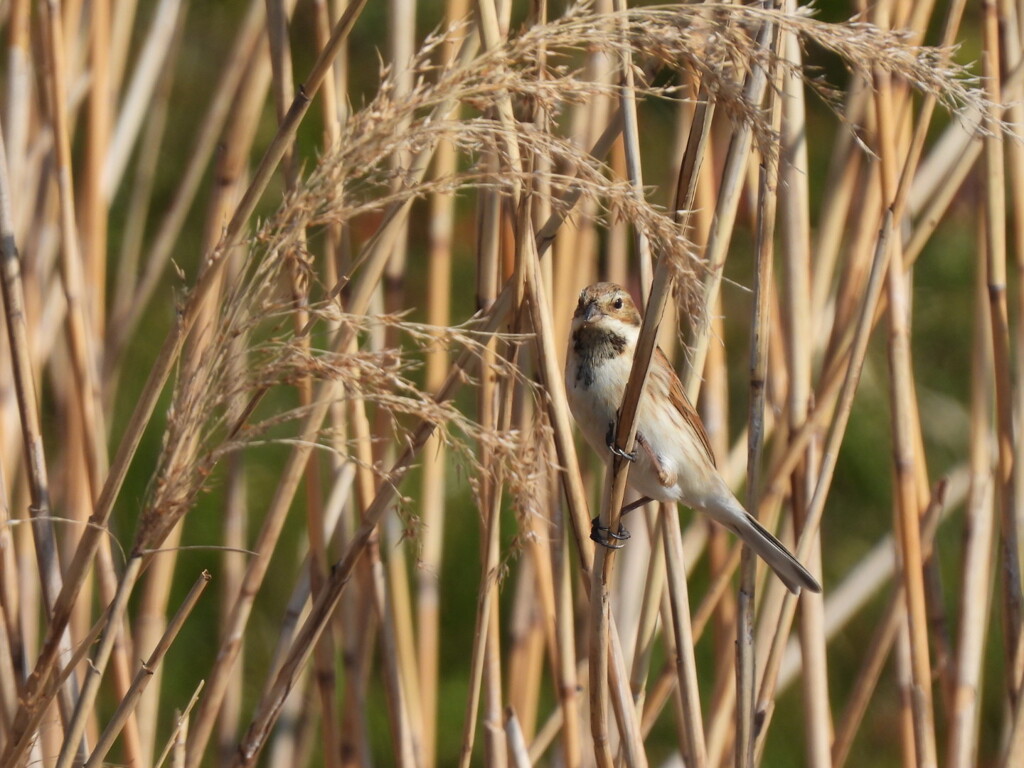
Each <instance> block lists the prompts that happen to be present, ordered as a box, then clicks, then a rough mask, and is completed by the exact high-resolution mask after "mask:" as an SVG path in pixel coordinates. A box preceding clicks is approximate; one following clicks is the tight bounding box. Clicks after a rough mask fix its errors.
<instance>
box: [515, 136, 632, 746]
mask: <svg viewBox="0 0 1024 768" xmlns="http://www.w3.org/2000/svg"><path fill="white" fill-rule="evenodd" d="M616 122H617V117H616V118H614V119H613V122H612V124H613V125H615V123H616ZM613 136H614V133H613V131H611V130H607V131H605V134H604V135H603V136H602V137H601V139H599V140H598V142H597V143H596V144H595V149H594V153H595V156H600V155H601V154H603V152H604V151H605V150H606V149H607V145H608V143H610V141H611V139H612V138H613ZM556 210H557V208H556ZM564 215H565V214H564V213H556V214H554V215H553V216H552V220H549V222H548V225H545V227H544V228H543V229H542V230H541V232H539V233H537V234H536V235H535V236H533V233H532V232H530V235H531V236H530V237H529V238H526V237H524V235H523V233H522V232H521V233H520V238H521V239H522V240H524V241H525V244H527V245H528V246H529V247H527V248H526V252H525V253H526V258H527V260H528V263H527V266H526V269H525V278H526V287H527V297H528V306H529V309H530V315H531V322H532V325H533V328H534V333H535V338H536V340H537V343H538V347H539V350H538V359H539V362H540V365H539V366H538V368H539V372H540V373H541V382H542V384H543V385H544V386H545V389H546V391H547V393H548V398H547V400H548V408H549V410H548V415H549V417H550V420H551V423H552V426H553V428H554V429H553V434H554V442H555V449H556V453H557V455H558V459H559V462H560V465H561V466H562V467H563V475H562V479H563V482H564V486H563V488H564V491H565V494H566V499H567V501H568V506H569V509H570V514H571V517H570V519H571V523H572V528H573V533H574V535H575V538H576V542H577V548H578V556H579V560H580V567H581V570H582V571H583V574H582V575H583V584H584V587H585V588H586V587H587V586H589V585H590V577H591V575H592V573H593V557H594V555H593V548H592V547H590V546H589V545H588V544H587V543H586V540H585V539H584V531H586V530H587V528H588V527H589V519H588V517H589V515H588V513H587V506H586V498H585V496H584V494H583V487H582V481H581V478H580V474H579V464H578V461H577V457H576V452H575V448H574V447H573V444H572V432H571V427H570V425H569V407H568V403H567V402H566V399H565V389H564V387H563V386H562V385H561V382H562V376H561V371H560V370H559V366H558V363H557V359H556V352H555V350H554V347H553V341H554V340H553V338H552V332H551V328H552V321H551V317H550V315H549V308H550V306H551V305H550V304H549V303H548V300H547V296H546V292H545V288H544V284H543V282H542V281H541V280H540V274H541V270H540V264H539V260H540V253H542V252H543V250H542V249H543V248H544V247H545V244H546V243H550V241H551V236H550V235H549V234H546V232H547V231H548V229H549V225H550V228H551V231H554V228H556V227H557V226H558V222H559V221H561V220H562V219H563V217H564ZM520 224H521V226H528V223H527V222H522V221H521V222H520ZM534 244H535V245H534ZM607 621H608V625H609V627H611V626H612V622H611V620H610V617H608V618H607ZM607 639H608V642H609V646H610V653H611V659H610V663H609V664H608V665H607V667H606V669H607V670H608V682H609V686H610V688H611V691H612V696H613V706H614V710H615V716H616V719H617V722H618V725H619V731H620V736H621V737H622V746H623V748H624V750H625V758H626V763H627V765H645V764H646V756H645V755H644V753H643V748H642V743H641V737H640V733H639V727H638V723H637V719H636V712H635V710H634V709H633V707H632V704H631V697H630V694H629V681H628V677H627V672H626V669H625V661H624V659H623V656H622V649H621V647H620V645H619V639H618V634H617V632H615V631H610V634H609V636H608V638H607ZM593 663H594V662H593V657H592V658H591V664H593ZM591 679H593V677H592V678H591Z"/></svg>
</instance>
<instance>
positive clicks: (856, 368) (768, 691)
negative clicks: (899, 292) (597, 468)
mask: <svg viewBox="0 0 1024 768" xmlns="http://www.w3.org/2000/svg"><path fill="white" fill-rule="evenodd" d="M891 237H892V212H891V211H890V212H887V214H886V215H885V217H884V219H883V222H882V227H881V229H880V230H879V236H878V242H877V244H876V248H875V254H874V258H873V262H872V266H871V274H870V277H869V279H868V285H867V290H866V291H865V293H864V302H863V305H862V308H861V313H860V316H859V317H858V320H857V325H856V328H855V331H854V337H853V344H852V347H851V349H850V353H849V363H848V367H847V368H846V372H845V375H844V378H843V384H842V389H841V392H840V395H839V401H838V404H837V406H836V409H835V413H834V415H833V417H832V421H831V423H830V425H829V429H828V434H827V436H826V438H825V444H824V450H823V451H822V454H821V456H822V460H821V469H820V472H819V475H818V480H817V483H816V485H815V488H814V495H813V496H812V497H811V500H810V503H809V504H808V507H807V517H806V519H805V521H804V529H803V531H802V532H801V535H800V539H799V544H798V546H797V548H796V552H795V554H796V556H797V558H798V559H800V560H806V559H807V555H808V554H809V553H810V551H811V549H812V540H811V536H812V535H813V532H814V531H815V530H816V528H817V526H818V525H819V524H820V523H821V516H822V513H823V511H824V504H825V497H826V496H827V494H828V488H829V485H830V484H831V482H832V477H833V474H834V472H835V466H836V460H837V453H838V446H839V444H840V442H841V440H842V436H843V433H844V432H845V429H846V425H847V424H848V422H849V418H850V410H851V408H852V405H853V395H854V392H855V391H856V389H857V384H858V383H859V380H860V375H861V372H862V365H863V361H864V356H865V354H866V352H867V345H868V341H869V338H870V334H871V326H872V319H873V317H874V314H875V309H876V308H877V306H878V302H879V300H880V297H881V289H882V280H883V277H884V276H885V274H886V272H887V270H888V257H889V240H890V238H891ZM801 451H802V448H801ZM791 472H792V469H789V470H788V471H787V472H786V475H787V476H788V475H789V474H790V473H791ZM794 604H795V601H794V600H793V599H792V596H787V597H786V599H785V602H784V609H783V612H782V614H781V615H780V616H779V619H778V627H779V630H778V632H777V633H776V639H775V641H774V642H773V644H772V649H771V651H770V653H769V657H768V660H767V662H766V665H765V672H764V675H763V678H762V682H761V687H760V690H759V693H758V713H759V715H761V713H764V715H763V716H764V721H763V722H762V724H761V734H764V733H766V732H767V726H768V719H769V718H768V709H769V702H770V701H771V698H772V695H773V691H774V687H775V681H776V679H777V674H778V667H779V665H780V664H781V657H782V650H781V646H782V644H783V643H782V642H781V638H782V637H784V636H786V635H788V633H789V626H790V623H791V622H792V619H793V613H794V610H795V605H794ZM762 743H763V742H762Z"/></svg>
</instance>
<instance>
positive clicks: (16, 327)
mask: <svg viewBox="0 0 1024 768" xmlns="http://www.w3.org/2000/svg"><path fill="white" fill-rule="evenodd" d="M2 138H3V137H2V135H0V156H2V157H0V238H2V248H3V260H4V266H3V282H2V287H3V298H4V310H5V314H6V320H7V337H8V343H9V345H10V358H11V367H12V375H13V379H14V388H15V393H16V397H17V402H18V413H19V416H20V419H21V435H22V440H23V451H24V453H23V461H24V463H25V468H26V471H27V473H28V488H29V494H30V499H31V503H30V505H29V514H30V515H31V519H32V521H33V525H32V534H33V542H34V545H35V550H36V563H37V567H38V568H39V572H40V582H41V584H42V588H43V595H44V600H45V604H46V606H47V607H48V608H49V609H50V611H51V612H52V613H55V610H54V606H55V603H56V602H57V598H58V594H57V593H58V591H59V590H60V589H61V574H60V570H59V568H60V566H59V564H58V562H57V551H56V544H55V538H54V530H53V523H52V521H50V520H49V519H48V518H49V516H50V498H49V479H48V475H47V471H46V460H45V452H44V448H43V441H42V433H41V432H40V421H39V418H40V417H39V405H38V402H37V400H36V389H35V383H34V376H33V369H32V363H31V360H30V357H29V355H30V347H29V338H28V330H27V328H26V325H25V309H24V305H25V298H24V294H23V288H22V280H21V268H20V264H19V260H18V252H17V245H16V241H15V238H14V228H13V227H14V221H13V215H12V213H13V212H12V209H11V192H10V182H9V178H8V174H7V160H6V150H5V147H4V145H3V140H2ZM66 619H67V614H66V612H65V620H66ZM50 629H51V630H52V633H53V635H54V638H55V642H53V644H52V645H53V653H54V657H55V658H56V656H57V655H58V654H59V655H60V657H61V660H62V661H63V662H65V664H66V663H67V662H68V659H69V657H70V655H71V639H70V636H69V634H68V633H67V631H66V625H65V626H62V627H60V628H59V629H57V628H55V627H54V625H53V624H52V623H51V624H50ZM22 695H23V696H24V693H22ZM76 696H77V684H76V683H75V680H74V678H69V679H68V681H67V684H66V685H65V686H64V687H63V688H62V689H61V694H60V707H61V713H62V718H64V719H66V718H68V717H70V714H71V710H72V708H73V702H74V699H75V697H76ZM38 709H39V710H41V709H42V707H39V708H38ZM32 714H33V713H32V711H31V709H29V708H25V707H19V709H18V712H17V713H16V715H15V718H14V721H13V723H12V727H11V733H10V737H9V739H8V740H7V743H6V744H5V749H4V752H5V754H6V753H10V752H12V751H13V750H12V748H13V747H14V745H15V744H17V743H18V741H19V740H21V741H22V744H21V745H20V746H21V748H22V749H24V748H26V747H27V746H28V745H27V743H25V742H24V737H25V736H26V735H27V732H26V728H27V725H28V719H29V718H30V717H31V715H32ZM39 714H41V712H40V713H39ZM5 759H12V760H13V758H5Z"/></svg>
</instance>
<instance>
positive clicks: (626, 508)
mask: <svg viewBox="0 0 1024 768" xmlns="http://www.w3.org/2000/svg"><path fill="white" fill-rule="evenodd" d="M652 501H654V499H652V498H651V497H650V496H643V497H641V498H639V499H637V500H636V501H631V502H630V503H629V504H627V505H626V506H624V507H623V508H622V511H621V512H619V515H620V516H622V517H625V516H626V515H628V514H629V513H630V512H632V511H633V510H634V509H637V508H638V507H642V506H643V505H644V504H647V503H649V502H652Z"/></svg>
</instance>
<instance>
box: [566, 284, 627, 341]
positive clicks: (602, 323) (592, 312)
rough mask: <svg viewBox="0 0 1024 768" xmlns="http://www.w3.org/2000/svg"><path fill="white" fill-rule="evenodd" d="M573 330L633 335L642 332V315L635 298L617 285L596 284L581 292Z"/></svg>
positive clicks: (573, 321) (573, 320)
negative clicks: (588, 329) (590, 329)
mask: <svg viewBox="0 0 1024 768" xmlns="http://www.w3.org/2000/svg"><path fill="white" fill-rule="evenodd" d="M572 327H573V330H574V331H575V330H579V329H581V328H585V327H589V328H593V329H594V330H607V331H614V332H617V333H618V334H619V335H625V336H632V335H635V334H636V332H637V331H638V330H639V329H640V313H639V312H638V311H637V309H636V304H634V303H633V297H632V296H630V295H629V292H628V291H627V290H626V289H625V288H623V287H622V286H620V285H616V284H615V283H594V284H593V285H589V286H587V287H586V288H584V289H583V290H582V291H580V300H579V302H578V303H577V304H576V312H575V314H574V315H573V318H572Z"/></svg>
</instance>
